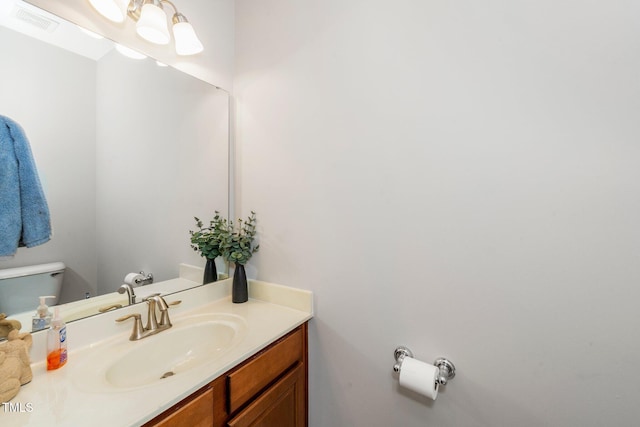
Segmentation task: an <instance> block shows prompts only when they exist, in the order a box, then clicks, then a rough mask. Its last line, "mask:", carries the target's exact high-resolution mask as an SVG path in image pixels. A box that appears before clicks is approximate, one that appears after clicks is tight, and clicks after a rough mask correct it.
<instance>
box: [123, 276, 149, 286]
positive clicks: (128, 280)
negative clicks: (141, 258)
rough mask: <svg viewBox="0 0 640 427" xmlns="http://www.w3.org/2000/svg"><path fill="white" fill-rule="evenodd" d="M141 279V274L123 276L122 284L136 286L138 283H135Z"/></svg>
mask: <svg viewBox="0 0 640 427" xmlns="http://www.w3.org/2000/svg"><path fill="white" fill-rule="evenodd" d="M142 279H144V277H142V274H138V273H129V274H127V275H126V276H124V283H126V284H127V285H131V286H138V283H137V282H136V280H137V281H140V280H142Z"/></svg>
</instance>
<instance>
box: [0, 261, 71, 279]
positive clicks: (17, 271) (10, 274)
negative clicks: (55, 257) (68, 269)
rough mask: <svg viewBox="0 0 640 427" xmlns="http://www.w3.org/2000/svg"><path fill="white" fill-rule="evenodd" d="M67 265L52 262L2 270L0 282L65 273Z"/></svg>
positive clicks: (0, 271)
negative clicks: (36, 275) (45, 274)
mask: <svg viewBox="0 0 640 427" xmlns="http://www.w3.org/2000/svg"><path fill="white" fill-rule="evenodd" d="M64 269H65V265H64V263H62V262H51V263H49V264H38V265H27V266H25V267H15V268H5V269H2V270H0V280H2V279H11V278H14V277H23V276H31V275H32V274H42V273H55V272H59V271H64Z"/></svg>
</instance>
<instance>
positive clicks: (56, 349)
mask: <svg viewBox="0 0 640 427" xmlns="http://www.w3.org/2000/svg"><path fill="white" fill-rule="evenodd" d="M53 313H54V315H53V319H52V320H51V326H50V327H49V330H48V331H47V371H53V370H55V369H58V368H61V367H62V366H64V364H65V363H67V326H66V325H65V323H64V321H63V320H62V318H61V317H60V309H59V307H54V308H53Z"/></svg>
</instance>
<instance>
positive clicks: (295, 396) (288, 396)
mask: <svg viewBox="0 0 640 427" xmlns="http://www.w3.org/2000/svg"><path fill="white" fill-rule="evenodd" d="M305 399H306V392H305V371H304V365H303V364H298V365H297V366H296V367H295V368H294V369H293V370H291V372H289V373H288V374H286V375H285V376H284V377H283V378H282V379H280V380H279V381H278V382H277V383H275V384H274V385H273V386H272V387H270V388H269V389H268V390H267V391H265V392H264V393H263V394H262V395H260V396H259V397H258V398H257V399H256V400H255V401H253V403H251V404H250V405H249V406H247V407H246V408H245V409H244V410H243V411H241V412H240V413H239V414H238V415H236V416H235V417H234V418H233V419H232V420H231V421H229V422H228V424H227V425H228V426H229V427H274V426H277V427H304V426H306V424H307V420H306V418H307V414H306V406H305Z"/></svg>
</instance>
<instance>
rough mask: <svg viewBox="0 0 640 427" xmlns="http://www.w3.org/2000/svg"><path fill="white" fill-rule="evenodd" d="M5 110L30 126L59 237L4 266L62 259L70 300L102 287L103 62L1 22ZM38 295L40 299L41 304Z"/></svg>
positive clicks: (0, 264)
mask: <svg viewBox="0 0 640 427" xmlns="http://www.w3.org/2000/svg"><path fill="white" fill-rule="evenodd" d="M0 52H2V56H3V60H2V66H1V67H0V114H2V115H5V116H8V117H11V118H12V119H14V120H15V121H17V122H18V123H20V125H21V126H22V127H23V128H24V130H25V132H26V134H27V137H28V138H29V142H30V145H31V149H32V151H33V155H34V158H35V161H36V165H37V167H38V172H39V175H40V180H41V181H42V185H43V187H44V190H45V193H46V197H47V202H48V204H49V209H50V211H51V220H52V225H53V239H52V240H51V241H49V242H48V243H46V244H44V245H41V246H37V247H35V248H29V249H27V248H19V249H18V252H17V254H16V256H15V257H14V258H13V259H11V260H5V261H0V268H11V267H18V266H24V265H33V264H42V263H47V262H53V261H63V262H64V263H65V264H66V266H67V270H66V273H65V282H64V290H63V294H62V299H63V300H68V299H72V298H73V297H75V298H76V299H77V298H78V295H84V292H90V293H91V294H92V295H95V291H96V286H95V283H96V247H95V239H96V215H95V202H96V199H95V183H96V178H95V167H96V164H95V153H96V145H95V132H96V107H95V105H96V63H95V62H94V61H91V60H89V59H86V58H83V57H80V56H78V55H76V54H73V53H69V52H67V51H65V50H63V49H60V48H57V47H53V46H51V45H49V44H46V43H44V42H41V41H37V40H34V39H32V38H30V37H27V36H24V35H22V34H19V33H16V32H14V31H12V30H8V29H6V28H4V27H0ZM37 305H38V301H37V300H35V301H34V309H35V307H37Z"/></svg>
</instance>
